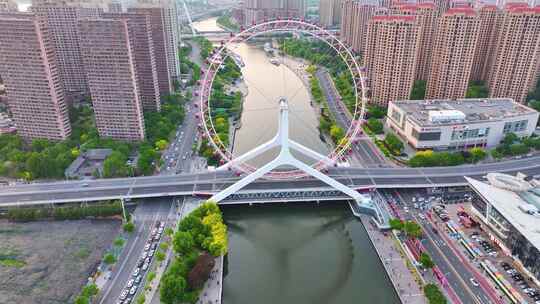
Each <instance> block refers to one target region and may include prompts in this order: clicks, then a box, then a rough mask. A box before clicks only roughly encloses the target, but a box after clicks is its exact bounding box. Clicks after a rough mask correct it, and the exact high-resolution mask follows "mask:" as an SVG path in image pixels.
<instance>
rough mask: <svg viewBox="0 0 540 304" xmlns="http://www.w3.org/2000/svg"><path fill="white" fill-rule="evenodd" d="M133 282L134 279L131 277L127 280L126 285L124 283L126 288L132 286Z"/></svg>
mask: <svg viewBox="0 0 540 304" xmlns="http://www.w3.org/2000/svg"><path fill="white" fill-rule="evenodd" d="M134 282H135V281H134V280H133V279H131V280H129V281H127V285H126V286H127V287H128V288H131V287H132V286H133V283H134Z"/></svg>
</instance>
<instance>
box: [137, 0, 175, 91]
mask: <svg viewBox="0 0 540 304" xmlns="http://www.w3.org/2000/svg"><path fill="white" fill-rule="evenodd" d="M168 5H169V2H166V3H164V4H154V3H151V2H150V3H146V2H142V1H139V2H137V3H136V6H135V7H130V8H128V12H130V13H139V14H145V15H148V16H150V23H151V28H152V41H153V44H154V53H155V59H156V68H157V75H158V83H159V92H160V94H161V95H162V96H164V95H167V94H170V93H171V92H173V91H174V83H175V81H176V80H177V79H178V77H180V62H179V57H178V33H177V29H178V26H177V25H176V24H177V21H176V20H177V19H176V15H175V12H176V9H175V8H174V6H168Z"/></svg>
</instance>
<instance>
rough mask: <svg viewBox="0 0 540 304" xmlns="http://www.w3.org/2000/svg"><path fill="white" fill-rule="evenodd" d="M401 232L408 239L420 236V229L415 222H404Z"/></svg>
mask: <svg viewBox="0 0 540 304" xmlns="http://www.w3.org/2000/svg"><path fill="white" fill-rule="evenodd" d="M403 230H404V231H405V233H406V234H407V236H409V237H414V238H419V237H420V236H422V227H421V226H420V225H418V223H416V222H415V221H406V222H405V223H404V225H403Z"/></svg>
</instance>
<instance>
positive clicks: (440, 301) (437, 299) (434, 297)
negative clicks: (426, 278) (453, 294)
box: [424, 283, 448, 304]
mask: <svg viewBox="0 0 540 304" xmlns="http://www.w3.org/2000/svg"><path fill="white" fill-rule="evenodd" d="M424 295H425V296H426V298H427V299H428V302H429V304H446V303H448V302H447V301H446V298H445V297H444V295H443V293H442V292H441V290H440V289H439V287H438V286H437V285H435V284H433V283H430V284H426V285H425V286H424Z"/></svg>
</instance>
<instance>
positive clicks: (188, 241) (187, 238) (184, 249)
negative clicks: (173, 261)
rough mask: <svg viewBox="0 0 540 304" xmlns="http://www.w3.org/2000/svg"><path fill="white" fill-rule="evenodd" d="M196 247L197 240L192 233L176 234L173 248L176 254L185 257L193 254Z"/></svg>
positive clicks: (182, 232)
mask: <svg viewBox="0 0 540 304" xmlns="http://www.w3.org/2000/svg"><path fill="white" fill-rule="evenodd" d="M194 246H195V240H194V239H193V235H192V234H191V233H190V232H187V231H178V232H176V233H175V234H174V237H173V248H174V251H175V252H177V253H180V254H182V255H185V254H188V253H189V252H191V251H192V250H193V247H194Z"/></svg>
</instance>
